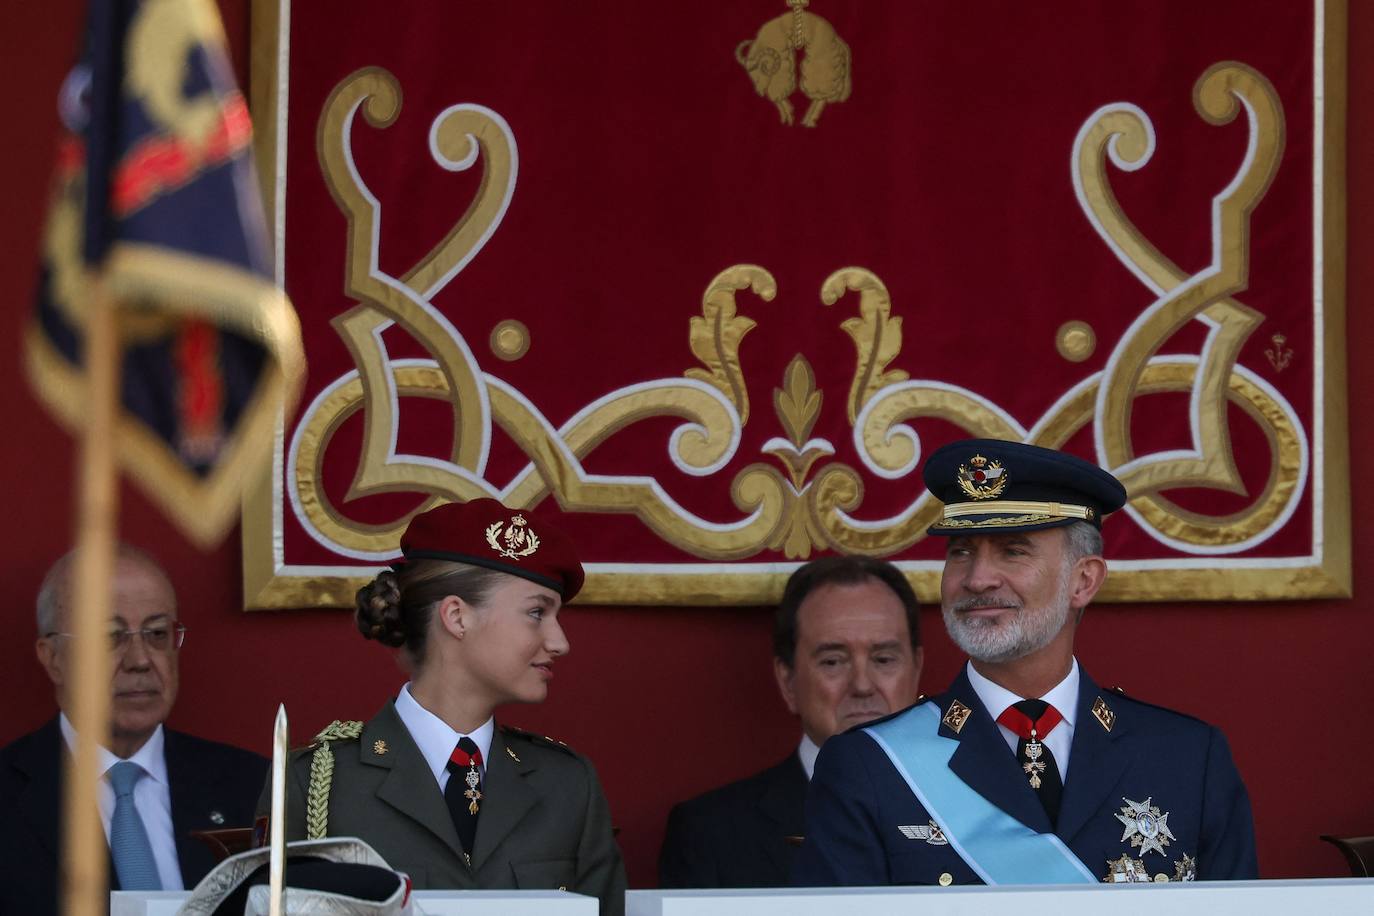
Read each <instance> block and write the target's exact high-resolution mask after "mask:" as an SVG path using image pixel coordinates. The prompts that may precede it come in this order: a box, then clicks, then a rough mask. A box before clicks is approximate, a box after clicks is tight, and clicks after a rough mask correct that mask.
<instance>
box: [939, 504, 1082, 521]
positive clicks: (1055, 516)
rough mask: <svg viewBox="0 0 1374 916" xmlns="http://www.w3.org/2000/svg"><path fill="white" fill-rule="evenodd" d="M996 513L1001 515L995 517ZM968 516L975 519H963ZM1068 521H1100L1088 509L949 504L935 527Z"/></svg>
mask: <svg viewBox="0 0 1374 916" xmlns="http://www.w3.org/2000/svg"><path fill="white" fill-rule="evenodd" d="M992 513H999V514H997V515H992ZM1000 513H1007V514H1005V515H1003V514H1000ZM966 515H968V516H975V517H974V518H963V516H966ZM989 516H990V517H989ZM1065 518H1068V519H1081V520H1083V521H1088V522H1091V521H1093V520H1094V519H1096V518H1097V513H1096V512H1094V511H1093V510H1092V509H1091V508H1090V507H1088V506H1075V505H1073V504H1071V503H1049V502H1034V501H1027V500H1010V499H1001V500H997V501H995V502H988V503H949V504H948V505H946V506H945V511H944V515H943V517H942V518H941V519H940V522H939V524H938V525H935V526H933V527H936V528H1008V527H1012V526H1020V525H1039V524H1043V523H1045V522H1053V521H1057V520H1059V519H1065Z"/></svg>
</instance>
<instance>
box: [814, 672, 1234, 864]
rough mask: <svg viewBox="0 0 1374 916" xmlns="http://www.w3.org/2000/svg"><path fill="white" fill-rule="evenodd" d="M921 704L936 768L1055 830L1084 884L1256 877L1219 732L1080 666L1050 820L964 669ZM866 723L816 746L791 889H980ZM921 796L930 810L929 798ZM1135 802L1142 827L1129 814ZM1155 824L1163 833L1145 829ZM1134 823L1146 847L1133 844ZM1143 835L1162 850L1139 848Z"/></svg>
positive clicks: (1037, 825)
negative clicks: (927, 707)
mask: <svg viewBox="0 0 1374 916" xmlns="http://www.w3.org/2000/svg"><path fill="white" fill-rule="evenodd" d="M956 701H957V702H958V703H960V704H962V705H963V706H964V707H966V708H967V709H968V710H969V711H970V712H969V713H968V715H967V717H966V718H965V719H964V721H963V725H962V727H960V728H959V729H958V730H957V731H956V730H955V729H954V728H953V727H951V725H950V722H951V721H957V718H958V717H957V716H954V717H951V716H948V715H946V713H947V712H948V710H950V708H951V707H953V706H954V704H955V703H956ZM924 702H927V703H935V704H938V707H939V710H940V714H941V716H942V717H943V720H942V721H941V723H940V725H939V734H940V735H941V736H942V737H945V738H952V739H954V740H955V741H957V742H958V746H957V748H956V749H955V750H954V753H953V756H952V757H951V758H950V760H949V769H950V770H952V771H953V772H954V773H955V775H957V776H958V777H959V778H960V779H961V780H962V781H963V782H964V783H966V784H967V785H968V786H970V787H972V788H973V789H974V790H975V791H976V792H977V793H978V794H979V795H981V796H982V797H983V798H985V799H987V800H988V801H989V802H991V803H992V804H993V805H995V806H996V807H997V808H1000V809H1001V810H1002V811H1004V812H1006V814H1008V815H1010V816H1011V817H1012V818H1014V819H1015V820H1016V821H1018V822H1020V824H1022V825H1024V826H1025V827H1026V828H1028V829H1030V830H1032V831H1035V832H1036V833H1041V834H1046V833H1051V832H1053V833H1054V834H1056V835H1057V836H1058V837H1059V838H1060V839H1061V840H1062V841H1063V843H1064V845H1065V846H1067V847H1068V849H1069V850H1070V851H1071V852H1072V853H1073V854H1074V855H1075V856H1077V857H1078V859H1079V860H1081V861H1082V863H1083V865H1084V866H1086V867H1087V869H1088V870H1089V871H1090V872H1091V873H1092V874H1093V875H1095V876H1096V877H1097V878H1099V879H1106V878H1107V877H1108V875H1109V872H1112V871H1113V870H1115V872H1116V880H1122V879H1123V878H1132V877H1133V878H1135V879H1136V880H1142V879H1143V880H1152V879H1156V876H1159V875H1162V876H1164V877H1166V878H1168V879H1169V880H1171V881H1173V880H1179V879H1184V880H1191V879H1193V878H1196V879H1198V880H1206V879H1222V878H1256V877H1258V866H1257V864H1256V859H1255V836H1254V824H1253V821H1252V819H1251V814H1250V799H1249V796H1248V795H1247V794H1246V792H1245V786H1244V785H1243V784H1242V783H1241V780H1240V774H1239V773H1237V772H1236V767H1235V764H1234V763H1233V762H1232V760H1231V752H1230V749H1229V748H1228V746H1227V744H1226V739H1225V737H1223V736H1222V734H1221V732H1220V731H1218V730H1217V729H1216V728H1213V727H1212V726H1210V725H1208V724H1207V723H1205V722H1201V721H1199V720H1197V719H1194V718H1192V717H1191V716H1186V715H1182V714H1180V713H1176V712H1172V711H1170V710H1167V709H1162V708H1160V707H1157V706H1151V705H1149V704H1147V703H1142V702H1140V701H1138V700H1133V699H1131V698H1129V697H1126V696H1122V695H1120V694H1118V693H1114V692H1103V691H1102V690H1100V689H1099V688H1098V686H1097V685H1096V684H1095V683H1093V681H1092V679H1091V678H1089V677H1088V676H1087V673H1086V672H1083V673H1082V674H1081V676H1080V678H1079V693H1078V710H1077V718H1076V720H1075V727H1074V735H1073V746H1072V749H1071V751H1070V761H1069V770H1068V773H1069V776H1068V779H1067V781H1066V782H1065V784H1064V794H1063V800H1062V802H1061V808H1060V814H1059V822H1058V824H1057V825H1056V826H1055V827H1053V828H1052V827H1051V824H1050V821H1049V817H1048V816H1047V815H1046V813H1045V810H1044V808H1043V807H1042V805H1041V803H1040V800H1039V799H1038V798H1037V797H1036V795H1035V791H1034V790H1033V789H1031V787H1030V785H1029V783H1028V781H1027V778H1026V775H1025V774H1024V773H1023V772H1022V770H1021V767H1020V765H1019V763H1018V762H1017V760H1016V759H1015V756H1014V754H1013V753H1012V752H1011V751H1010V749H1009V748H1008V746H1007V742H1006V740H1005V739H1004V738H1003V736H1002V733H1001V732H1000V731H999V730H998V728H997V724H996V723H995V722H994V721H993V719H992V717H991V716H990V715H989V714H988V711H987V710H986V709H984V707H983V705H982V703H981V702H980V701H979V699H978V695H977V694H976V693H975V692H974V690H973V688H972V686H971V685H970V684H969V680H968V675H967V673H964V672H961V673H960V675H959V677H958V678H957V679H956V680H955V681H954V683H953V685H951V687H950V689H949V690H948V691H947V692H946V693H944V694H942V695H940V696H938V697H932V698H930V699H928V700H925V701H924ZM917 705H920V704H917ZM1094 707H1097V713H1096V714H1094ZM914 708H915V707H910V708H909V709H907V710H903V711H902V712H899V713H896V714H895V716H904V715H909V714H910V712H911V710H912V709H914ZM895 716H894V717H895ZM872 724H876V723H870V725H872ZM867 727H868V726H864V727H860V728H856V729H853V730H851V731H849V732H846V733H844V734H842V735H837V736H835V737H833V738H831V739H830V740H829V741H827V742H826V744H825V746H824V747H823V748H822V749H821V755H820V758H819V760H818V761H817V763H816V771H815V776H814V777H813V778H812V781H811V788H810V792H809V794H808V796H807V803H806V841H805V843H804V844H803V846H802V848H801V850H800V853H799V855H798V857H797V860H796V864H795V867H794V869H793V883H794V884H798V885H803V886H829V885H848V886H873V885H892V884H937V883H943V884H949V883H954V884H980V883H983V882H982V879H981V878H979V876H978V874H977V873H976V872H975V871H974V869H973V868H972V867H970V865H969V864H968V863H967V862H965V861H964V860H963V859H961V858H960V855H959V853H958V852H956V851H955V847H954V846H953V845H951V844H949V843H948V842H946V841H945V838H944V837H943V835H942V834H941V833H940V832H939V831H938V830H937V831H932V830H931V829H930V827H931V826H932V820H931V817H930V815H929V814H928V813H927V812H926V809H925V808H924V807H923V806H922V805H921V803H920V802H919V801H918V800H917V797H916V795H915V794H914V793H913V792H912V790H911V788H910V787H909V785H908V784H907V782H906V781H905V779H904V778H903V777H902V776H901V775H900V774H899V772H898V771H897V769H896V767H895V766H894V765H893V763H892V761H891V760H890V759H889V757H888V756H887V753H886V752H885V751H884V750H883V748H882V747H881V746H880V745H879V744H878V742H877V741H875V740H874V738H873V736H872V735H870V734H869V733H868V732H867V731H866V730H865V729H866V728H867ZM1147 802H1148V805H1145V803H1147ZM931 804H932V805H933V806H934V807H936V808H939V806H940V802H939V801H938V800H936V799H931ZM1132 805H1134V806H1135V807H1132ZM1141 805H1145V807H1144V808H1143V809H1142V808H1141ZM1142 810H1143V811H1145V812H1151V813H1150V814H1149V815H1147V819H1148V818H1150V817H1152V818H1153V821H1152V822H1150V823H1146V822H1144V821H1142V820H1141V814H1140V812H1141V811H1142ZM1118 815H1120V817H1118ZM1123 818H1125V820H1123ZM1160 818H1165V820H1164V825H1165V827H1166V828H1167V832H1168V833H1169V834H1172V839H1170V838H1168V837H1167V836H1165V835H1164V834H1163V832H1156V831H1154V825H1155V824H1157V823H1158V821H1159V819H1160ZM934 826H935V827H939V826H940V825H938V824H935V825H934ZM1141 827H1148V828H1149V829H1150V830H1151V832H1152V833H1153V834H1154V836H1155V837H1156V838H1157V839H1156V841H1155V843H1149V844H1146V843H1144V840H1145V837H1144V836H1143V835H1142V830H1141V829H1140V828H1141ZM956 840H957V838H956ZM1156 843H1157V844H1159V845H1161V846H1162V848H1159V849H1156V848H1148V849H1147V848H1146V847H1147V846H1150V847H1153V846H1154V845H1156ZM1185 856H1186V858H1185ZM1113 862H1115V863H1116V865H1115V869H1114V868H1113V865H1112V864H1111V863H1113ZM1137 863H1138V864H1137ZM942 879H943V880H942ZM1156 880H1157V879H1156Z"/></svg>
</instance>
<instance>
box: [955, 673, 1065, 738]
mask: <svg viewBox="0 0 1374 916" xmlns="http://www.w3.org/2000/svg"><path fill="white" fill-rule="evenodd" d="M967 669H968V682H969V684H970V685H972V687H973V692H974V693H976V694H978V699H979V700H981V701H982V703H983V708H984V709H986V710H987V711H988V715H990V716H992V718H993V719H994V720H996V719H997V717H998V716H1000V715H1001V714H1002V713H1003V712H1004V711H1006V708H1007V707H1008V706H1010V705H1011V704H1013V703H1016V702H1018V701H1020V700H1023V699H1026V700H1035V699H1039V700H1044V701H1045V702H1046V703H1049V704H1050V705H1051V706H1053V707H1054V708H1055V709H1057V710H1059V714H1060V715H1061V716H1063V717H1064V721H1065V722H1067V723H1068V724H1069V729H1070V730H1072V729H1073V727H1074V726H1075V725H1076V724H1077V723H1076V722H1075V721H1074V720H1075V718H1076V717H1077V715H1078V659H1077V658H1075V659H1074V660H1073V664H1072V665H1070V666H1069V673H1068V674H1067V675H1065V677H1064V679H1063V680H1062V681H1060V682H1059V683H1058V684H1055V685H1054V687H1053V688H1051V689H1050V690H1049V691H1048V692H1047V693H1045V695H1044V696H1041V697H1019V696H1017V695H1016V694H1014V693H1012V692H1011V691H1010V690H1008V689H1007V688H1005V687H1003V686H1002V685H1000V684H994V683H993V682H992V681H990V680H988V679H987V678H985V677H983V675H981V674H979V673H978V669H976V668H974V667H973V662H968V663H967Z"/></svg>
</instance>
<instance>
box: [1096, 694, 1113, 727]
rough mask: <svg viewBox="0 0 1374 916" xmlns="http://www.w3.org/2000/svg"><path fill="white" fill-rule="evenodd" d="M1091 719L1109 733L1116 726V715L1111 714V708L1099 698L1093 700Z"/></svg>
mask: <svg viewBox="0 0 1374 916" xmlns="http://www.w3.org/2000/svg"><path fill="white" fill-rule="evenodd" d="M1093 718H1094V719H1096V720H1097V724H1098V725H1101V726H1102V728H1103V729H1104V730H1106V731H1111V730H1112V726H1113V725H1115V724H1116V713H1114V712H1112V708H1111V707H1110V706H1108V705H1107V701H1106V700H1104V699H1102V698H1101V697H1098V698H1097V699H1095V700H1093Z"/></svg>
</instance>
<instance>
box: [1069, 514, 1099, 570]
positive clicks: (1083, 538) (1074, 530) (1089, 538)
mask: <svg viewBox="0 0 1374 916" xmlns="http://www.w3.org/2000/svg"><path fill="white" fill-rule="evenodd" d="M1064 537H1065V543H1066V544H1067V546H1068V549H1069V562H1070V563H1077V562H1078V561H1079V560H1081V559H1083V558H1084V557H1100V556H1102V532H1101V531H1098V530H1097V529H1096V528H1094V527H1093V526H1092V525H1090V524H1089V523H1088V522H1074V523H1073V524H1071V525H1068V526H1066V527H1065V528H1064Z"/></svg>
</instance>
